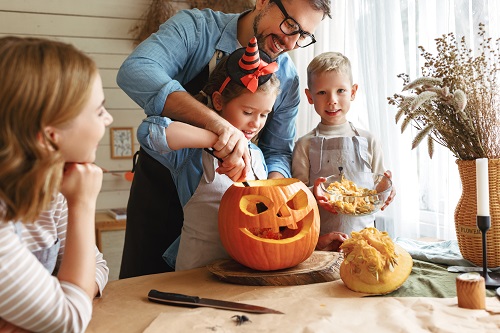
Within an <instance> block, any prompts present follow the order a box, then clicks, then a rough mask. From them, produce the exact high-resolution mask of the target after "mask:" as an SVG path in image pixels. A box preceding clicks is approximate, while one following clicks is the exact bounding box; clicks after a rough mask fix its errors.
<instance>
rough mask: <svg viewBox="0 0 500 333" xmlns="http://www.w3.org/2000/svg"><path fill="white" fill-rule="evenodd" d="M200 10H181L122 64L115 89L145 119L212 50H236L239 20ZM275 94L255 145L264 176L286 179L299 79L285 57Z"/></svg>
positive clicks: (159, 108) (192, 74)
mask: <svg viewBox="0 0 500 333" xmlns="http://www.w3.org/2000/svg"><path fill="white" fill-rule="evenodd" d="M244 14H245V13H243V14H225V13H222V12H214V11H212V10H210V9H205V10H201V11H200V10H197V9H194V10H183V11H180V12H179V13H178V14H176V15H175V16H173V17H172V18H171V19H169V20H168V21H166V22H165V23H164V24H162V25H161V26H160V29H159V30H158V32H156V33H154V34H152V35H151V36H150V37H149V38H148V39H146V40H145V41H144V42H142V43H141V44H140V45H139V46H137V48H136V49H135V50H134V51H133V52H132V54H131V55H130V56H129V57H128V58H127V59H126V60H125V62H124V63H123V65H122V66H121V68H120V70H119V72H118V76H117V83H118V85H119V86H120V87H121V88H122V89H123V90H124V91H125V92H126V93H127V95H128V96H130V98H132V99H133V100H134V101H135V102H136V103H137V104H138V105H139V106H141V107H142V108H143V109H144V112H145V113H146V114H147V115H148V116H158V115H160V114H161V113H162V111H163V107H164V105H165V101H166V98H167V96H168V95H169V94H171V93H172V92H176V91H185V90H184V88H183V87H182V84H185V83H187V82H189V81H190V80H191V79H193V78H194V77H195V76H196V75H198V74H199V73H200V72H201V70H202V69H203V68H204V67H205V66H206V65H207V64H208V63H209V61H210V59H211V58H212V57H213V55H214V53H215V51H216V50H220V51H222V52H223V53H224V54H229V53H231V52H232V51H234V50H235V49H237V48H239V47H241V46H240V45H239V43H238V41H237V39H236V36H237V35H236V28H237V22H238V18H239V16H240V15H244ZM277 62H278V64H279V67H280V68H279V70H278V72H277V73H276V75H277V77H278V79H279V80H280V83H281V84H280V90H281V93H280V94H279V96H278V98H277V99H276V103H275V104H274V111H273V112H272V114H271V115H270V117H269V118H268V122H267V123H266V125H265V126H264V129H263V130H262V132H261V136H260V139H259V144H258V145H259V147H260V148H261V150H262V152H263V154H264V156H265V159H266V163H267V167H268V170H269V172H273V171H277V172H279V173H281V174H282V175H284V176H285V177H291V172H290V164H291V159H292V149H293V144H294V140H295V133H296V131H295V120H296V117H297V114H298V105H299V102H300V97H299V94H300V92H299V78H298V75H297V70H296V68H295V65H294V64H293V62H292V60H291V59H290V57H289V56H288V55H287V54H283V55H280V56H279V57H278V59H277Z"/></svg>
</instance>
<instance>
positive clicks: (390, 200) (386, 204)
mask: <svg viewBox="0 0 500 333" xmlns="http://www.w3.org/2000/svg"><path fill="white" fill-rule="evenodd" d="M384 176H386V177H387V178H389V179H391V180H392V172H391V171H389V170H387V171H386V172H384ZM395 196H396V187H395V186H394V183H392V189H391V193H390V194H389V197H388V198H387V200H386V201H385V203H384V205H383V206H382V208H380V210H384V209H385V208H386V207H387V206H389V204H390V203H391V202H392V200H394V197H395Z"/></svg>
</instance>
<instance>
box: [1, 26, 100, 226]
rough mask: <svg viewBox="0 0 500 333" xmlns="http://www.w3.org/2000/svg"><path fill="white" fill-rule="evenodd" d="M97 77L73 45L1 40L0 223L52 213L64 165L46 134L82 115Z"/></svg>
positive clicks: (15, 39)
mask: <svg viewBox="0 0 500 333" xmlns="http://www.w3.org/2000/svg"><path fill="white" fill-rule="evenodd" d="M96 74H97V66H96V64H95V63H94V61H93V60H92V59H90V58H89V57H88V56H86V55H85V54H84V53H83V52H81V51H79V50H77V49H76V48H75V47H73V46H72V45H69V44H65V43H61V42H57V41H50V40H46V39H39V38H20V37H11V36H9V37H4V38H0V220H3V221H18V220H21V221H23V222H33V221H34V220H35V219H36V218H37V217H38V215H39V214H40V212H41V211H42V210H43V209H47V208H48V205H49V203H50V201H51V200H52V198H53V195H55V193H56V192H57V191H58V189H59V186H60V183H61V180H62V175H63V168H64V160H63V158H62V156H61V155H60V153H59V152H58V147H57V145H56V144H55V143H54V142H53V141H52V140H51V138H50V137H49V136H48V135H46V133H45V131H44V129H45V128H46V127H47V126H54V127H58V126H61V125H63V124H65V123H67V122H69V121H71V120H73V119H74V118H76V117H77V116H78V115H79V114H80V112H81V110H82V109H83V107H84V104H85V103H86V102H87V101H88V99H89V98H90V92H91V88H92V86H91V84H92V80H93V78H94V76H95V75H96ZM2 206H3V207H2Z"/></svg>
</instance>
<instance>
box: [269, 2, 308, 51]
mask: <svg viewBox="0 0 500 333" xmlns="http://www.w3.org/2000/svg"><path fill="white" fill-rule="evenodd" d="M271 2H274V3H275V4H276V5H277V6H278V8H279V9H280V10H281V13H282V14H283V16H285V19H284V20H283V21H282V22H281V24H280V29H281V31H282V32H283V33H284V34H285V35H287V36H292V35H296V34H300V37H299V39H298V40H297V46H298V47H306V46H309V45H311V44H313V43H316V38H314V35H313V34H310V33H308V32H307V31H304V30H302V28H301V27H300V24H299V23H297V21H295V19H294V18H293V17H291V16H290V15H288V13H287V12H286V9H285V7H284V6H283V3H282V2H281V0H271Z"/></svg>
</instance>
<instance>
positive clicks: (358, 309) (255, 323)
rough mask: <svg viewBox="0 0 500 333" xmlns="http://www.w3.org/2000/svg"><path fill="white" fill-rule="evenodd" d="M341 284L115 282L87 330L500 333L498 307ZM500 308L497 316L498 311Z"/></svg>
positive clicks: (181, 278) (182, 277) (204, 273)
mask: <svg viewBox="0 0 500 333" xmlns="http://www.w3.org/2000/svg"><path fill="white" fill-rule="evenodd" d="M151 289H157V290H159V291H165V292H176V293H183V294H188V295H196V296H200V297H207V298H218V299H224V300H229V301H238V302H245V303H250V304H254V305H260V306H266V307H269V308H273V309H276V310H279V311H282V312H284V314H283V315H279V314H245V315H246V316H247V317H248V318H249V319H250V320H251V322H247V323H244V324H242V325H240V326H236V323H235V322H234V318H232V317H233V316H235V315H242V314H244V313H242V312H234V311H227V310H220V309H212V308H185V307H176V306H169V305H163V304H156V303H151V302H149V301H148V300H147V294H148V292H149V291H150V290H151ZM363 296H365V295H363V294H359V293H355V292H352V291H350V290H348V289H347V288H346V287H345V286H344V284H343V282H342V281H341V280H337V281H332V282H324V283H315V284H309V285H299V286H245V285H237V284H230V283H227V282H222V281H220V280H218V279H217V278H216V277H215V276H214V275H213V274H212V273H210V272H209V271H208V270H207V269H206V268H199V269H195V270H189V271H182V272H174V273H163V274H154V275H148V276H142V277H136V278H130V279H124V280H118V281H113V282H110V283H109V284H108V286H107V287H106V288H105V290H104V295H103V297H102V298H100V299H96V300H95V301H94V310H93V317H92V320H91V322H90V324H89V327H88V329H87V332H88V333H104V332H144V331H145V332H146V333H155V332H252V333H253V332H282V331H283V332H287V333H289V332H297V333H299V332H306V331H307V332H333V331H337V330H339V331H346V332H368V331H369V332H370V333H373V332H396V331H405V332H428V331H433V332H471V331H474V332H498V331H500V302H499V300H498V299H497V298H495V297H487V299H486V302H487V307H488V309H490V310H491V311H492V312H488V311H485V310H468V309H461V308H458V306H457V298H456V297H454V298H432V297H379V296H376V297H363ZM495 311H498V312H495Z"/></svg>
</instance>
